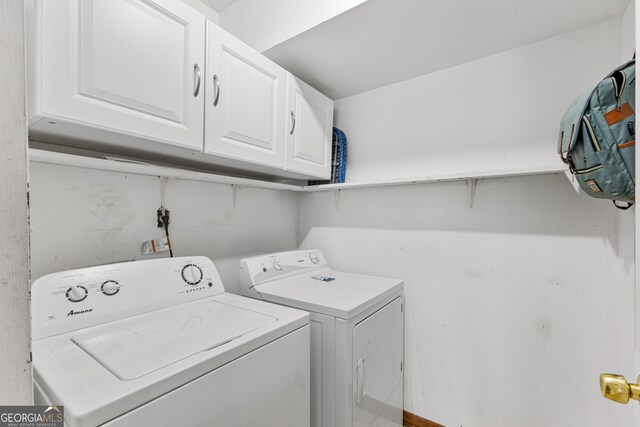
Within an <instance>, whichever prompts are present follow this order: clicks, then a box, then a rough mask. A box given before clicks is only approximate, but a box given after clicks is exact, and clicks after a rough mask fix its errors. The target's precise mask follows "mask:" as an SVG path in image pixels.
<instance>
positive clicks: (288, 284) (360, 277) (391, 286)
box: [254, 268, 404, 319]
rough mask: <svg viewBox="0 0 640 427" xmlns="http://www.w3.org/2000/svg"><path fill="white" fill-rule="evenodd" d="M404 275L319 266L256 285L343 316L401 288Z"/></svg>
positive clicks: (286, 301)
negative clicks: (379, 274)
mask: <svg viewBox="0 0 640 427" xmlns="http://www.w3.org/2000/svg"><path fill="white" fill-rule="evenodd" d="M403 287H404V282H403V281H402V280H401V279H392V278H388V277H379V276H369V275H365V274H356V273H346V272H344V271H334V270H331V269H330V268H324V269H321V270H315V271H310V272H305V273H301V274H296V275H293V276H289V277H285V278H283V279H278V280H274V281H271V282H267V283H262V284H259V285H256V286H255V287H254V289H255V290H256V291H257V292H259V293H260V295H261V296H262V298H264V299H265V300H267V301H271V302H275V303H278V304H283V305H288V306H290V307H295V308H299V309H302V310H307V311H312V312H315V313H320V314H325V315H328V316H333V317H339V318H341V319H351V318H353V317H355V316H357V315H358V314H360V313H361V312H363V311H364V310H366V309H368V308H369V307H372V306H374V305H375V304H377V303H378V302H380V301H383V300H385V299H386V298H388V297H389V296H391V295H395V294H396V293H398V292H401V291H402V289H403Z"/></svg>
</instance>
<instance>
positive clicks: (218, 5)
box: [200, 0, 238, 13]
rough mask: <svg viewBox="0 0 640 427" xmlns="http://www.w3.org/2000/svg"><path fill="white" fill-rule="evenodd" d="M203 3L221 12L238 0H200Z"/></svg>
mask: <svg viewBox="0 0 640 427" xmlns="http://www.w3.org/2000/svg"><path fill="white" fill-rule="evenodd" d="M200 1H201V2H202V3H204V4H206V5H207V6H209V7H210V8H211V9H213V10H215V11H216V12H218V13H221V12H222V11H223V10H225V9H226V8H228V7H229V6H231V5H232V4H234V3H236V2H237V1H238V0H200Z"/></svg>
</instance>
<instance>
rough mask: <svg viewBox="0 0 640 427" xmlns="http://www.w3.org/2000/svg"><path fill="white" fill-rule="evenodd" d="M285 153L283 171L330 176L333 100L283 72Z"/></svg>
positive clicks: (319, 176)
mask: <svg viewBox="0 0 640 427" xmlns="http://www.w3.org/2000/svg"><path fill="white" fill-rule="evenodd" d="M285 122H286V123H287V124H288V127H287V134H286V137H287V154H286V157H285V169H286V170H289V171H292V172H299V173H302V174H305V175H309V176H313V177H317V178H322V179H329V178H330V177H331V135H332V123H333V101H332V100H331V99H329V98H328V97H326V96H324V95H323V94H322V93H320V92H318V91H317V90H315V89H314V88H312V87H311V86H309V85H308V84H306V83H305V82H303V81H302V80H300V79H298V78H296V77H295V76H293V75H292V74H291V73H287V113H286V116H285Z"/></svg>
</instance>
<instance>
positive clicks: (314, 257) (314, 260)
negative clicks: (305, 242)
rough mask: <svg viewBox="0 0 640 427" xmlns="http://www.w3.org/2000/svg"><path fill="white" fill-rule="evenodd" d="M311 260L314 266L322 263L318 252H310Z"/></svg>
mask: <svg viewBox="0 0 640 427" xmlns="http://www.w3.org/2000/svg"><path fill="white" fill-rule="evenodd" d="M309 259H310V260H311V262H312V263H314V264H317V263H319V262H320V257H319V256H318V254H317V253H316V252H310V253H309Z"/></svg>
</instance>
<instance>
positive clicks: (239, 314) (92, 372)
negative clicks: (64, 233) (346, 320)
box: [32, 257, 310, 427]
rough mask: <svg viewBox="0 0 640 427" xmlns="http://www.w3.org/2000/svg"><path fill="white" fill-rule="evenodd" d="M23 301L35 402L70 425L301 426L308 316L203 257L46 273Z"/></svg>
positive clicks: (305, 415)
mask: <svg viewBox="0 0 640 427" xmlns="http://www.w3.org/2000/svg"><path fill="white" fill-rule="evenodd" d="M32 305H33V306H32V317H33V323H32V329H33V367H34V389H35V390H34V391H35V402H36V404H39V405H63V406H64V415H65V423H66V425H67V426H69V427H76V426H83V427H84V426H96V425H105V426H207V427H209V426H220V427H227V426H246V427H250V426H251V427H253V426H257V425H260V426H272V427H276V426H277V427H281V426H290V427H299V426H308V425H309V417H310V404H309V399H310V395H309V391H310V389H309V334H310V327H309V315H308V314H307V313H306V312H303V311H300V310H295V309H290V308H287V307H281V306H276V305H274V304H268V303H264V302H261V301H256V300H252V299H249V298H244V297H241V296H238V295H232V294H229V293H226V292H225V291H224V287H223V285H222V281H221V280H220V276H219V275H218V272H217V270H216V268H215V266H214V264H213V263H212V262H211V260H209V259H207V258H205V257H181V258H169V259H155V260H149V261H135V262H129V263H121V264H112V265H104V266H99V267H90V268H83V269H79V270H72V271H65V272H61V273H55V274H50V275H48V276H45V277H42V278H40V279H38V280H36V281H35V282H34V284H33V286H32Z"/></svg>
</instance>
